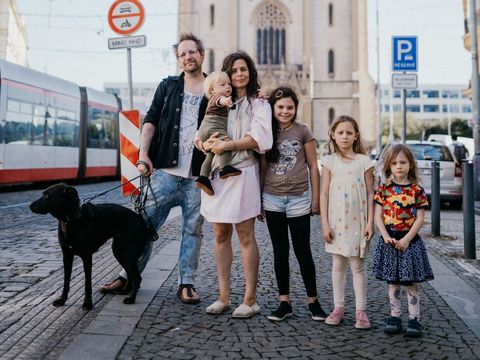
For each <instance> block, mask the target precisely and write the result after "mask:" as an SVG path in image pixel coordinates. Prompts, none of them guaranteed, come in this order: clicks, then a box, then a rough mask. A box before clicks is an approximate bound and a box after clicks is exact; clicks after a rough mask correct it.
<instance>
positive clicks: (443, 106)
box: [442, 105, 448, 113]
mask: <svg viewBox="0 0 480 360" xmlns="http://www.w3.org/2000/svg"><path fill="white" fill-rule="evenodd" d="M442 112H444V113H448V106H447V105H442Z"/></svg>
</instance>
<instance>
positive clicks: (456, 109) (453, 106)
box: [450, 105, 460, 113]
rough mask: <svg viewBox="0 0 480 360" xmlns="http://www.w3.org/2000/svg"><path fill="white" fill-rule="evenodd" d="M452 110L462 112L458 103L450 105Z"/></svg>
mask: <svg viewBox="0 0 480 360" xmlns="http://www.w3.org/2000/svg"><path fill="white" fill-rule="evenodd" d="M450 112H452V113H459V112H460V107H459V106H458V105H450Z"/></svg>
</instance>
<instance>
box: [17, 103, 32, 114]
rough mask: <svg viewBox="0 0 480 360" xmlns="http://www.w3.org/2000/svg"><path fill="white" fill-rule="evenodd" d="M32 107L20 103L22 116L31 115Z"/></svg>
mask: <svg viewBox="0 0 480 360" xmlns="http://www.w3.org/2000/svg"><path fill="white" fill-rule="evenodd" d="M32 107H33V106H32V104H29V103H24V102H22V103H20V112H21V113H23V114H31V113H32Z"/></svg>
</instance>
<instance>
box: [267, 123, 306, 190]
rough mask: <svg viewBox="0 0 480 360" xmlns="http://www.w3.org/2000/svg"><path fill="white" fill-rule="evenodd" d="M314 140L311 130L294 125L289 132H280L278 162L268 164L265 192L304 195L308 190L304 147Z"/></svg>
mask: <svg viewBox="0 0 480 360" xmlns="http://www.w3.org/2000/svg"><path fill="white" fill-rule="evenodd" d="M312 140H314V137H313V135H312V132H311V131H310V129H309V128H308V127H307V126H306V125H303V124H298V123H293V126H292V127H290V128H289V129H287V130H283V131H278V137H277V143H276V144H275V145H276V146H277V148H278V151H279V152H280V156H279V158H278V161H277V162H275V163H267V170H266V173H265V184H264V187H263V192H264V193H267V194H272V195H280V196H284V195H294V196H298V195H302V194H303V193H304V192H305V191H307V190H308V183H309V176H308V164H307V158H306V155H305V148H304V145H305V144H306V143H308V142H310V141H312Z"/></svg>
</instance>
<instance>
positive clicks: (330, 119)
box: [328, 108, 335, 125]
mask: <svg viewBox="0 0 480 360" xmlns="http://www.w3.org/2000/svg"><path fill="white" fill-rule="evenodd" d="M333 119H335V109H334V108H330V109H328V125H331V124H332V122H333Z"/></svg>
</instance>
